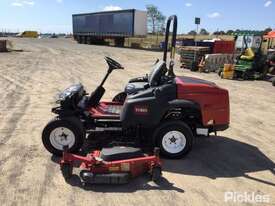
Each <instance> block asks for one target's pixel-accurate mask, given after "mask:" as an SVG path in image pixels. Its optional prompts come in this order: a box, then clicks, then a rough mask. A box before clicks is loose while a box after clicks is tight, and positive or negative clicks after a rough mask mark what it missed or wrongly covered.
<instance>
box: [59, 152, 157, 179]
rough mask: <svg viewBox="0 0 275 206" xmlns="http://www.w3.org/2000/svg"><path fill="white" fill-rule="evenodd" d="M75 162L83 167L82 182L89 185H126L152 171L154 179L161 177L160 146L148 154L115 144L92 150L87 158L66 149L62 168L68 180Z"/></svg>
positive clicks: (61, 164) (61, 163) (61, 162)
mask: <svg viewBox="0 0 275 206" xmlns="http://www.w3.org/2000/svg"><path fill="white" fill-rule="evenodd" d="M76 163H78V164H76ZM75 165H79V167H80V168H81V169H82V171H81V172H80V177H81V179H82V180H83V182H84V183H90V184H125V183H128V181H129V179H130V178H131V177H137V176H139V175H142V174H144V173H146V172H148V173H149V174H151V177H152V180H153V181H157V180H158V179H159V178H160V176H161V162H160V159H159V149H155V151H154V155H152V156H149V155H147V154H144V153H143V152H142V151H141V150H140V149H138V148H133V147H112V148H105V149H103V150H101V151H94V152H91V153H89V154H88V155H87V156H86V157H84V156H79V155H75V154H71V153H68V152H67V148H65V149H64V152H63V157H62V159H61V161H60V167H61V171H62V174H63V176H64V178H65V179H66V180H69V179H70V177H71V176H72V173H73V167H74V166H75Z"/></svg>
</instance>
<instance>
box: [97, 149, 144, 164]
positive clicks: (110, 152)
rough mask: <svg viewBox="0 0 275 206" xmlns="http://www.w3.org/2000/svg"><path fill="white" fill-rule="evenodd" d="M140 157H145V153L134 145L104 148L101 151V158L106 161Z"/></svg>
mask: <svg viewBox="0 0 275 206" xmlns="http://www.w3.org/2000/svg"><path fill="white" fill-rule="evenodd" d="M138 157H144V153H143V152H142V151H141V149H139V148H134V147H111V148H103V149H102V150H101V152H100V158H101V159H103V160H104V161H117V160H126V159H132V158H138Z"/></svg>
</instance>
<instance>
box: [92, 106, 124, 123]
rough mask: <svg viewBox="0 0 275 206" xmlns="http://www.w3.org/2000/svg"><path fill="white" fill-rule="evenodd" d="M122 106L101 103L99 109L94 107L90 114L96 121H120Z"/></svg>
mask: <svg viewBox="0 0 275 206" xmlns="http://www.w3.org/2000/svg"><path fill="white" fill-rule="evenodd" d="M122 106H123V105H122V104H120V103H117V102H100V103H99V105H98V106H97V107H95V108H94V107H92V108H91V109H90V110H89V112H90V114H91V115H92V117H93V118H94V119H119V115H120V112H121V108H122Z"/></svg>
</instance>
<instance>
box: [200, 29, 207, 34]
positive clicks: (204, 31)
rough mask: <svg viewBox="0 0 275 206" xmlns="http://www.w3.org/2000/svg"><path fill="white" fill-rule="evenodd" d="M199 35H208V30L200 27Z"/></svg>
mask: <svg viewBox="0 0 275 206" xmlns="http://www.w3.org/2000/svg"><path fill="white" fill-rule="evenodd" d="M200 35H209V32H208V31H207V30H206V29H204V28H202V29H201V30H200Z"/></svg>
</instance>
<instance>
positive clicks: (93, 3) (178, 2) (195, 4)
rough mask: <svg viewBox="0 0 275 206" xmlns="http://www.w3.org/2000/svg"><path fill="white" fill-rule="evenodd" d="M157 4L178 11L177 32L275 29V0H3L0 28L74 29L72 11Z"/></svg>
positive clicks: (168, 11)
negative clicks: (197, 23) (197, 27)
mask: <svg viewBox="0 0 275 206" xmlns="http://www.w3.org/2000/svg"><path fill="white" fill-rule="evenodd" d="M148 4H153V5H156V6H157V7H158V8H159V10H160V11H161V12H162V13H163V14H164V15H165V16H167V17H168V16H170V15H172V14H176V15H177V16H178V19H179V28H178V33H187V32H189V31H190V30H193V29H195V28H196V27H195V25H194V18H195V17H200V18H201V25H200V28H205V29H207V30H208V31H210V32H214V31H216V30H229V29H251V30H263V29H265V28H267V27H271V28H274V29H275V16H274V14H275V0H230V1H228V0H169V1H164V0H150V1H149V0H135V1H134V0H131V1H129V0H128V1H126V0H0V31H2V30H5V31H13V32H19V31H23V30H38V31H39V32H43V33H46V32H56V33H57V32H64V33H70V32H71V31H72V23H71V22H72V14H77V13H89V12H96V11H102V10H114V9H133V8H135V9H139V10H145V8H146V5H148Z"/></svg>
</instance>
